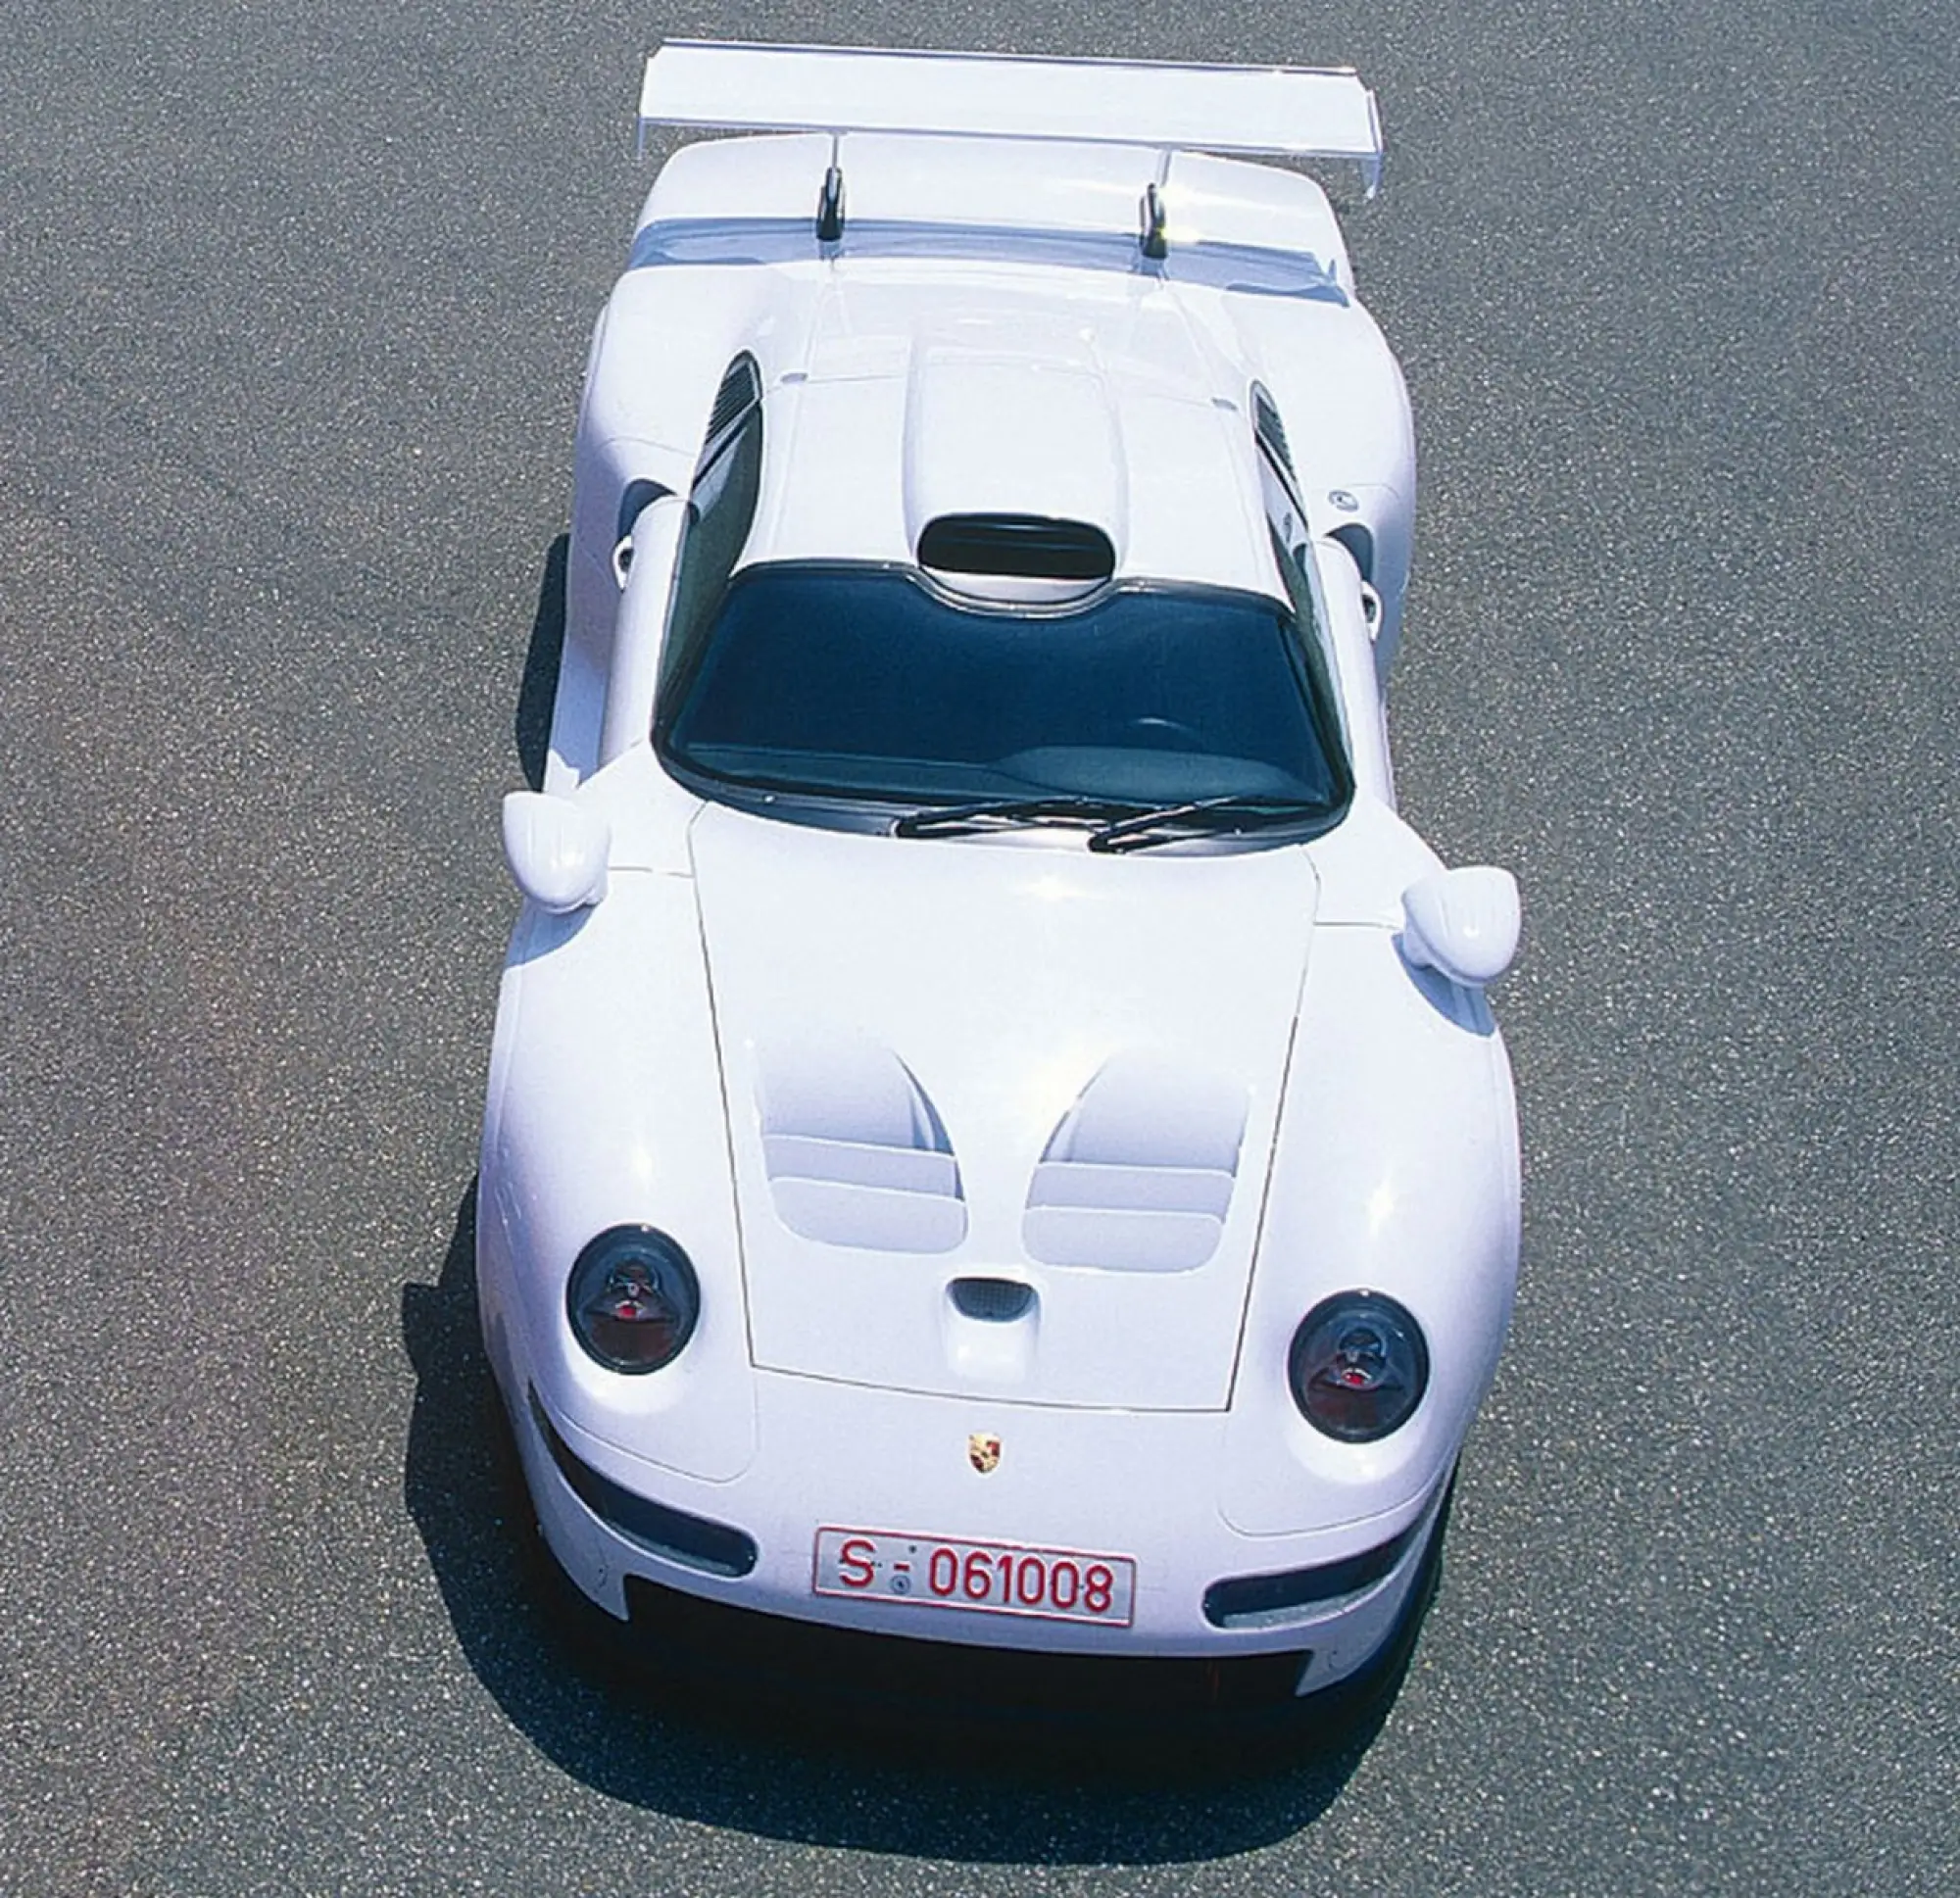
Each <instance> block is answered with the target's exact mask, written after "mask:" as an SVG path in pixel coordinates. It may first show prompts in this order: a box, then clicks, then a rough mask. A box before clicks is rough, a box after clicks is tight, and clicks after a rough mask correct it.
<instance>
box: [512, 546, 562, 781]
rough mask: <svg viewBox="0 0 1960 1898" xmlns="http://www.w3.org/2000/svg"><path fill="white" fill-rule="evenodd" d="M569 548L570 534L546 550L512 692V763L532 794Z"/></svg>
mask: <svg viewBox="0 0 1960 1898" xmlns="http://www.w3.org/2000/svg"><path fill="white" fill-rule="evenodd" d="M570 546H571V537H570V535H568V534H561V535H559V537H558V538H557V539H556V540H555V541H553V542H552V544H551V545H550V547H548V548H547V549H546V550H545V567H544V572H543V573H541V574H540V575H539V576H538V604H537V609H536V610H535V611H534V612H533V613H532V615H531V641H530V645H529V646H528V647H527V648H526V649H525V651H524V678H523V683H522V684H521V685H520V686H518V688H517V717H516V730H515V737H516V741H517V758H518V761H519V762H520V763H521V764H522V765H523V767H524V782H525V783H526V784H528V785H529V786H530V787H531V789H532V790H533V791H542V790H543V789H544V788H545V756H546V754H547V753H548V752H549V751H550V749H551V721H552V705H553V703H554V701H556V699H557V698H558V667H559V660H560V658H561V657H563V655H564V573H565V561H566V560H567V559H568V557H569V553H570Z"/></svg>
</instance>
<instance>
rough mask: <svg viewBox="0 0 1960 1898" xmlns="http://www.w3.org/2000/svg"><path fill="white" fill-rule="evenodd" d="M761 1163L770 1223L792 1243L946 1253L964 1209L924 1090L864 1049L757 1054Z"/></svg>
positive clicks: (902, 1067)
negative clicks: (770, 1201)
mask: <svg viewBox="0 0 1960 1898" xmlns="http://www.w3.org/2000/svg"><path fill="white" fill-rule="evenodd" d="M759 1105H760V1109H761V1119H762V1164H763V1168H764V1170H765V1171H766V1172H767V1174H768V1176H769V1191H770V1192H771V1194H772V1196H773V1198H774V1201H775V1208H776V1217H777V1218H778V1219H780V1220H781V1221H782V1222H783V1224H784V1225H785V1226H787V1227H788V1228H789V1229H790V1231H791V1232H793V1233H795V1234H796V1235H797V1236H798V1237H799V1238H801V1239H809V1240H815V1241H818V1242H819V1243H821V1244H825V1245H853V1246H860V1247H863V1248H865V1249H866V1250H869V1251H874V1252H950V1251H952V1250H953V1248H954V1247H955V1246H956V1245H957V1244H958V1243H959V1242H960V1241H961V1240H963V1239H964V1238H965V1237H966V1201H965V1198H964V1195H963V1194H962V1192H961V1190H960V1181H959V1165H958V1162H957V1161H956V1160H955V1159H954V1157H953V1148H952V1144H951V1143H950V1142H949V1141H948V1140H947V1138H946V1129H945V1128H944V1127H943V1126H941V1124H940V1119H939V1116H938V1114H936V1113H935V1112H934V1111H933V1106H932V1102H931V1101H930V1100H928V1099H927V1098H926V1095H925V1091H924V1089H922V1088H921V1087H920V1086H919V1084H918V1083H917V1081H916V1080H914V1079H913V1078H912V1074H911V1071H910V1069H908V1068H907V1066H906V1064H905V1063H904V1062H903V1061H901V1060H900V1059H899V1057H898V1056H897V1055H896V1054H894V1053H892V1051H891V1050H890V1049H889V1048H885V1047H881V1046H878V1045H877V1044H876V1043H875V1042H872V1041H869V1040H863V1039H858V1040H839V1041H836V1042H804V1043H796V1044H792V1045H788V1046H776V1047H772V1048H769V1049H766V1050H764V1052H763V1056H762V1062H761V1072H760V1102H759Z"/></svg>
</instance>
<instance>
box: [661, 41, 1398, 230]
mask: <svg viewBox="0 0 1960 1898" xmlns="http://www.w3.org/2000/svg"><path fill="white" fill-rule="evenodd" d="M661 125H671V126H686V127H692V128H695V129H698V130H715V131H801V132H828V133H830V134H831V135H832V137H833V138H835V137H838V136H841V135H842V134H843V133H846V132H897V133H907V134H911V135H914V136H921V137H925V136H935V135H937V136H950V137H960V138H1009V139H1041V140H1055V141H1060V142H1065V143H1075V144H1090V145H1137V146H1144V147H1149V148H1152V149H1154V150H1157V151H1160V152H1163V153H1166V154H1168V153H1170V152H1172V151H1201V152H1218V153H1224V154H1227V155H1230V156H1234V157H1267V158H1301V159H1327V160H1338V161H1343V162H1346V163H1348V164H1352V165H1355V166H1357V167H1358V168H1359V169H1360V172H1361V179H1362V183H1363V185H1364V187H1365V189H1366V191H1367V195H1368V196H1369V197H1373V196H1374V195H1375V192H1376V189H1377V188H1378V186H1379V185H1380V183H1381V177H1382V123H1381V119H1380V117H1379V115H1378V114H1377V112H1376V109H1375V95H1374V94H1373V93H1372V92H1370V91H1369V90H1368V88H1367V87H1366V86H1364V85H1363V84H1362V83H1361V81H1360V80H1359V79H1358V78H1357V77H1356V76H1355V75H1354V73H1352V72H1350V71H1348V70H1347V69H1345V68H1343V69H1327V70H1319V69H1314V68H1308V67H1296V66H1174V65H1162V64H1155V63H1149V62H1145V61H1141V60H1076V59H1025V58H1020V57H1017V56H1009V55H1003V54H992V53H988V54H982V53H895V52H874V51H860V50H858V49H855V48H851V47H843V46H760V45H742V44H735V43H724V42H717V41H712V40H692V39H670V40H668V41H666V42H665V43H664V44H663V45H662V47H661V49H660V51H659V52H657V53H656V54H655V55H654V56H653V58H652V59H650V60H649V61H648V62H647V73H646V78H645V80H644V81H643V82H642V84H641V87H640V149H641V150H642V151H643V152H644V151H645V149H646V143H647V133H648V131H649V130H650V129H652V128H653V127H655V126H661Z"/></svg>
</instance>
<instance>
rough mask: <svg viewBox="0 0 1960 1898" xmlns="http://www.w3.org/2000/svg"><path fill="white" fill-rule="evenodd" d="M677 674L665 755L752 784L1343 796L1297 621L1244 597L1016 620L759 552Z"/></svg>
mask: <svg viewBox="0 0 1960 1898" xmlns="http://www.w3.org/2000/svg"><path fill="white" fill-rule="evenodd" d="M674 684H675V691H674V693H673V694H671V695H670V702H669V703H668V704H667V705H663V706H662V719H661V726H662V731H661V737H662V748H663V749H664V751H665V752H666V754H667V755H668V756H669V757H670V758H672V759H673V761H674V762H675V763H676V764H678V765H680V766H681V767H682V768H684V769H686V770H689V771H692V772H698V773H701V774H703V775H705V776H707V777H709V778H719V779H723V780H732V781H734V782H736V783H739V784H745V785H751V786H756V787H760V788H766V789H770V790H779V791H787V792H792V793H798V792H801V793H805V794H808V795H813V796H818V797H822V796H831V797H846V798H864V799H878V800H887V801H899V802H909V803H931V802H933V801H935V800H944V801H947V802H960V801H966V800H972V799H983V798H995V797H1005V798H1011V797H1017V796H1021V795H1031V794H1035V793H1041V792H1050V791H1054V792H1063V793H1079V794H1086V795H1094V796H1096V797H1102V798H1109V799H1120V800H1125V801H1134V802H1137V803H1144V804H1156V803H1177V802H1182V801H1185V800H1191V799H1199V798H1212V797H1220V796H1228V795H1229V796H1245V797H1260V798H1274V799H1285V800H1299V801H1300V802H1301V803H1309V804H1312V805H1315V806H1317V807H1319V808H1322V809H1326V808H1331V807H1332V806H1333V805H1335V804H1337V803H1341V802H1342V801H1343V800H1345V798H1346V796H1347V794H1348V774H1347V770H1346V766H1345V763H1344V762H1343V760H1342V759H1341V757H1340V754H1339V749H1338V741H1337V740H1336V739H1335V738H1334V736H1333V734H1334V729H1335V728H1334V726H1333V722H1332V715H1331V711H1330V710H1329V708H1328V707H1326V706H1325V705H1324V704H1321V703H1318V701H1319V700H1320V697H1321V695H1319V694H1316V693H1315V692H1314V691H1313V688H1312V687H1311V685H1310V684H1309V675H1308V672H1307V668H1306V666H1305V664H1304V662H1303V659H1302V656H1301V653H1300V650H1299V644H1298V636H1297V634H1296V632H1295V629H1294V626H1293V623H1292V621H1291V619H1290V617H1289V616H1288V614H1287V613H1286V611H1285V609H1284V608H1280V607H1279V606H1277V605H1275V604H1274V603H1272V602H1270V601H1266V600H1261V599H1259V598H1258V597H1256V596H1254V595H1251V594H1239V593H1228V592H1221V591H1201V590H1189V591H1176V590H1170V589H1164V588H1139V589H1136V590H1133V591H1122V590H1119V591H1115V592H1110V593H1106V594H1104V595H1103V596H1102V597H1101V598H1100V599H1098V600H1097V601H1095V602H1094V603H1093V604H1091V605H1089V606H1086V607H1082V608H1078V609H1075V610H1072V611H1068V612H1059V613H1045V614H1044V613H1030V614H1022V613H1015V612H1001V611H986V610H973V609H969V608H962V607H958V606H955V605H953V604H952V603H950V602H949V601H947V600H945V599H943V598H941V597H940V596H939V595H937V594H935V593H934V592H933V591H932V590H931V589H930V588H929V587H927V586H926V585H924V584H923V583H921V582H920V581H919V580H917V579H916V578H914V577H912V576H910V575H908V574H907V572H906V571H904V570H903V569H898V568H885V567H851V566H834V567H831V566H760V567H754V568H751V569H750V570H749V571H748V572H747V573H745V574H743V575H741V576H740V577H738V578H737V580H736V581H735V583H734V585H733V586H732V587H731V588H730V589H729V591H728V593H727V595H726V597H725V598H724V600H723V601H722V604H721V608H720V612H719V614H718V616H717V618H716V621H715V624H714V626H713V629H712V632H711V636H710V638H709V639H708V641H707V644H706V649H705V651H704V653H703V655H702V657H701V661H700V663H699V665H698V666H697V667H696V668H695V669H694V671H693V674H692V676H691V677H683V678H679V679H677V680H676V681H675V682H674Z"/></svg>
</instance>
